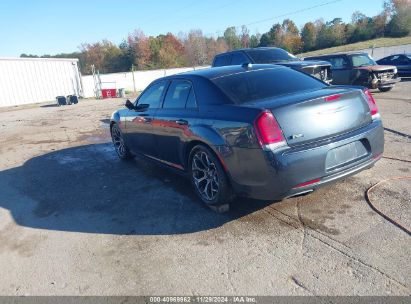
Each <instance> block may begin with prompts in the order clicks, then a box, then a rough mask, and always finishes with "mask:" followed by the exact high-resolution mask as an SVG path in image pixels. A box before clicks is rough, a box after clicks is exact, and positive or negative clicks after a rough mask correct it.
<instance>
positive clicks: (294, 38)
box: [280, 19, 302, 53]
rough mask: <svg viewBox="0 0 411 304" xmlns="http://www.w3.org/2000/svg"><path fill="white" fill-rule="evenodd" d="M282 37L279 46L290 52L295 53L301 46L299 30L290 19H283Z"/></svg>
mask: <svg viewBox="0 0 411 304" xmlns="http://www.w3.org/2000/svg"><path fill="white" fill-rule="evenodd" d="M281 29H282V39H281V43H280V46H281V47H282V48H284V49H286V50H287V51H289V52H291V53H297V52H299V51H300V50H301V48H302V41H301V37H300V33H299V30H298V28H297V26H296V25H295V23H294V22H293V21H292V20H290V19H285V20H284V21H283V24H282V25H281Z"/></svg>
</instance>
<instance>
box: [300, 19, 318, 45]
mask: <svg viewBox="0 0 411 304" xmlns="http://www.w3.org/2000/svg"><path fill="white" fill-rule="evenodd" d="M301 40H302V43H303V49H304V51H306V52H308V51H311V50H314V48H315V43H316V30H315V25H314V23H312V22H307V23H306V24H305V25H304V27H303V29H302V31H301Z"/></svg>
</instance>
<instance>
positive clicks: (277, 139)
mask: <svg viewBox="0 0 411 304" xmlns="http://www.w3.org/2000/svg"><path fill="white" fill-rule="evenodd" d="M254 127H255V131H256V133H257V137H258V141H259V142H260V145H261V147H263V148H264V149H269V150H272V149H275V148H277V147H280V146H284V145H286V141H285V139H284V136H283V132H282V131H281V128H280V126H279V125H278V123H277V120H276V119H275V117H274V115H273V114H272V113H271V112H268V111H264V112H262V113H261V114H260V115H259V116H258V117H257V119H256V120H255V122H254Z"/></svg>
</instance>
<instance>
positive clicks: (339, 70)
mask: <svg viewBox="0 0 411 304" xmlns="http://www.w3.org/2000/svg"><path fill="white" fill-rule="evenodd" d="M325 60H327V61H329V62H330V63H331V65H332V78H333V81H332V84H351V79H350V78H351V77H352V68H351V65H350V62H349V60H348V58H347V56H344V55H341V56H333V57H329V58H328V59H325Z"/></svg>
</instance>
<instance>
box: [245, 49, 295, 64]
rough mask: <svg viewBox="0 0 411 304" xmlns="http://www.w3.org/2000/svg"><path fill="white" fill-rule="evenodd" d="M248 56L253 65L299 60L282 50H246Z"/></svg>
mask: <svg viewBox="0 0 411 304" xmlns="http://www.w3.org/2000/svg"><path fill="white" fill-rule="evenodd" d="M247 54H248V56H250V57H251V58H252V59H253V61H254V63H271V62H276V61H297V60H299V59H298V58H297V57H295V56H294V55H292V54H290V53H288V52H287V51H285V50H283V49H266V50H258V49H255V50H248V51H247Z"/></svg>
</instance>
